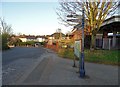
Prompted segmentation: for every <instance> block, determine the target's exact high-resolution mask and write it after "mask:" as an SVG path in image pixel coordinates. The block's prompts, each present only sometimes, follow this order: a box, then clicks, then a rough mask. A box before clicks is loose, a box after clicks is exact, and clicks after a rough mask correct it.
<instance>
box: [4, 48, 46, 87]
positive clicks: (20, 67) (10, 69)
mask: <svg viewBox="0 0 120 87" xmlns="http://www.w3.org/2000/svg"><path fill="white" fill-rule="evenodd" d="M45 52H46V50H45V49H44V48H42V47H39V48H36V47H15V48H11V49H10V50H7V51H4V52H3V53H2V83H3V84H5V85H6V84H11V83H14V82H15V81H16V80H17V79H19V77H21V76H22V75H23V74H24V72H25V71H26V70H27V69H29V68H31V67H32V65H34V64H35V63H36V62H37V61H38V59H39V58H40V56H41V55H42V54H44V53H45Z"/></svg>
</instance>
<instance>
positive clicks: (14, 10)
mask: <svg viewBox="0 0 120 87" xmlns="http://www.w3.org/2000/svg"><path fill="white" fill-rule="evenodd" d="M0 5H2V16H3V17H4V19H5V21H6V22H7V23H8V24H11V25H12V28H13V32H14V33H15V34H17V33H22V34H32V35H47V34H52V33H54V32H55V31H56V29H58V28H61V29H62V32H63V33H66V32H67V31H70V30H71V29H70V28H67V27H65V26H64V25H60V24H59V23H58V19H57V18H58V16H57V15H56V12H55V10H56V8H57V7H58V6H59V4H58V2H57V1H56V2H47V1H46V2H14V0H13V2H2V4H0Z"/></svg>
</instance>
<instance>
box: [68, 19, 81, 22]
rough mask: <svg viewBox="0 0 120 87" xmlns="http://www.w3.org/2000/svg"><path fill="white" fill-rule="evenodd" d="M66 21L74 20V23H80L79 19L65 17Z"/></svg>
mask: <svg viewBox="0 0 120 87" xmlns="http://www.w3.org/2000/svg"><path fill="white" fill-rule="evenodd" d="M67 21H70V22H75V23H80V22H81V20H80V19H67Z"/></svg>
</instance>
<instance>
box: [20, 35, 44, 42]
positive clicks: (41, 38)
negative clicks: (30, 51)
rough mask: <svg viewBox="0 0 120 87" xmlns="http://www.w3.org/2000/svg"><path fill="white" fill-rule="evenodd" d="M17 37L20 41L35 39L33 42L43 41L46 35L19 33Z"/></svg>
mask: <svg viewBox="0 0 120 87" xmlns="http://www.w3.org/2000/svg"><path fill="white" fill-rule="evenodd" d="M19 39H20V40H22V42H27V41H35V42H44V41H45V39H46V37H45V36H40V35H38V36H34V35H20V36H19Z"/></svg>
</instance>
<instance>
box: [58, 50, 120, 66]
mask: <svg viewBox="0 0 120 87" xmlns="http://www.w3.org/2000/svg"><path fill="white" fill-rule="evenodd" d="M84 53H85V61H87V62H93V63H100V64H110V65H119V66H120V58H119V57H120V50H94V51H90V50H89V49H85V51H84ZM58 55H59V56H60V57H63V58H67V59H73V58H74V51H73V49H60V50H59V51H58Z"/></svg>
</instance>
